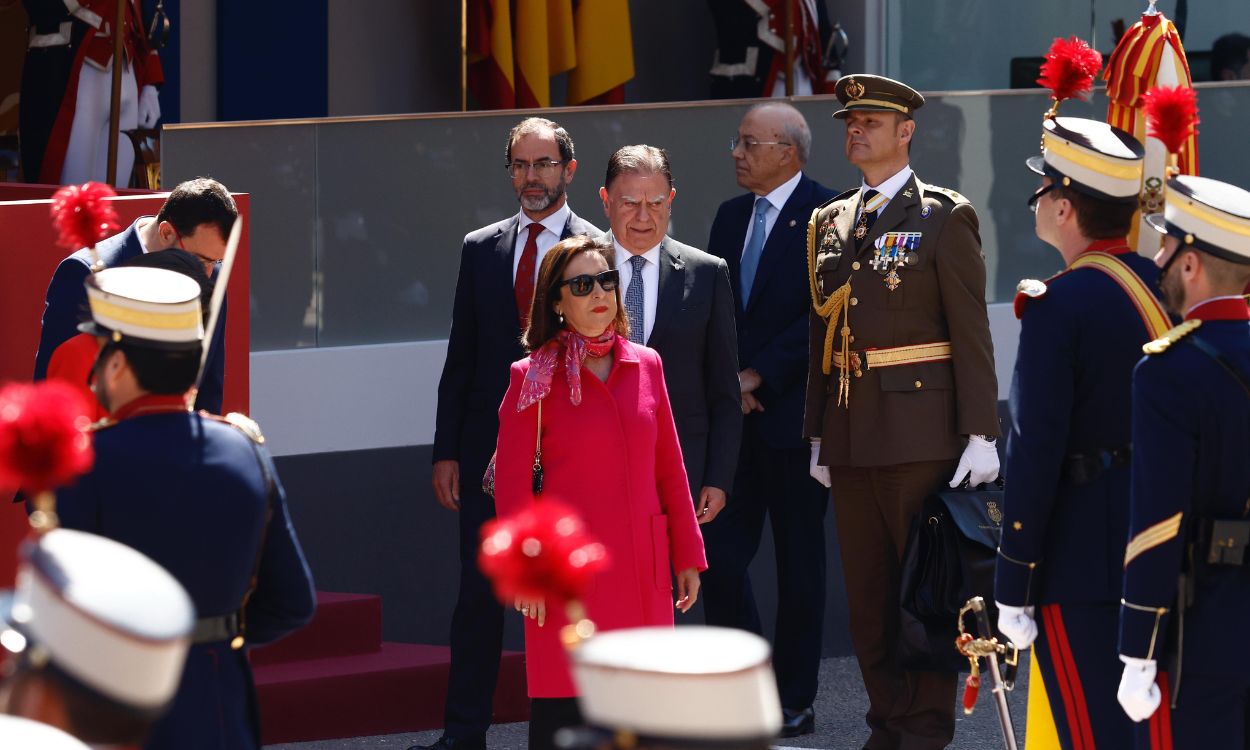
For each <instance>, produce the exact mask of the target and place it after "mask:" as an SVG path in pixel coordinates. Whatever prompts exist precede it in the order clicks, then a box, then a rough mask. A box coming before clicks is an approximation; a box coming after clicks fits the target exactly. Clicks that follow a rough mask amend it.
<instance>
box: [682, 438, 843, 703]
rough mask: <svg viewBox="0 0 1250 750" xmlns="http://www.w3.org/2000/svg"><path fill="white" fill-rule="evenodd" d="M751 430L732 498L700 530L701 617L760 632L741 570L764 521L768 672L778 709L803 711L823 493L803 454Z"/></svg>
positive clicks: (812, 689)
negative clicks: (771, 569) (772, 577)
mask: <svg viewBox="0 0 1250 750" xmlns="http://www.w3.org/2000/svg"><path fill="white" fill-rule="evenodd" d="M752 422H753V420H751V419H750V418H748V419H747V420H746V424H745V425H744V428H743V434H742V450H741V452H740V453H739V457H738V470H737V474H736V476H735V478H734V493H733V495H732V496H731V497H730V498H729V502H728V503H727V504H726V506H725V510H723V511H721V514H720V515H719V516H717V517H716V519H715V520H713V521H712V522H711V523H708V524H705V525H703V526H702V527H701V528H702V530H703V543H704V546H705V548H706V549H707V559H708V569H707V572H706V573H704V574H703V576H702V599H703V611H704V613H705V617H706V619H707V623H708V624H709V625H720V626H723V627H731V628H740V629H742V630H749V631H751V632H753V633H762V632H763V629H762V627H761V624H760V615H759V611H758V609H757V607H756V604H755V595H754V593H753V592H752V590H751V581H750V578H749V577H748V575H747V567H748V566H749V565H750V564H751V560H752V559H754V558H755V553H756V551H757V550H758V549H759V545H760V535H761V534H762V533H763V530H764V515H765V513H767V515H768V518H769V523H770V525H771V526H772V529H773V547H774V550H775V552H776V557H777V621H776V628H775V630H774V633H775V638H774V641H775V646H774V647H773V668H774V670H775V671H776V674H777V688H778V691H779V692H780V694H781V705H783V706H785V707H786V708H792V709H802V708H806V707H808V706H810V705H812V702H813V701H815V700H816V688H817V683H818V679H819V673H820V649H821V637H822V635H823V631H824V615H825V527H824V517H825V509H826V508H827V507H828V506H829V491H828V490H826V489H825V488H824V487H823V486H821V485H820V483H818V482H817V481H816V480H814V479H812V478H811V477H810V476H809V475H808V458H809V456H810V452H809V449H808V448H806V447H799V448H795V449H788V450H778V449H775V448H773V447H772V446H770V445H769V444H768V443H767V442H766V441H764V440H763V438H762V437H761V436H760V434H759V430H758V429H756V428H755V426H754V425H753V424H752Z"/></svg>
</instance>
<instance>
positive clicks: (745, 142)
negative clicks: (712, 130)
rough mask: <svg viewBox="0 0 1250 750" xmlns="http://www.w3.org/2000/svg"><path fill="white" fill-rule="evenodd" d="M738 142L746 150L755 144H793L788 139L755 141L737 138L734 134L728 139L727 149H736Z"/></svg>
mask: <svg viewBox="0 0 1250 750" xmlns="http://www.w3.org/2000/svg"><path fill="white" fill-rule="evenodd" d="M739 143H741V144H742V147H743V148H744V149H746V150H747V151H750V150H751V149H753V148H755V147H756V146H793V145H794V144H792V143H790V142H789V141H757V140H755V139H754V138H739V137H738V136H736V135H735V136H734V137H733V138H730V139H729V150H730V151H736V150H737V149H738V144H739Z"/></svg>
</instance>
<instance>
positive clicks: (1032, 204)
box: [1029, 182, 1059, 213]
mask: <svg viewBox="0 0 1250 750" xmlns="http://www.w3.org/2000/svg"><path fill="white" fill-rule="evenodd" d="M1057 187H1059V183H1057V182H1052V183H1050V184H1049V185H1047V186H1046V187H1044V188H1041V189H1039V190H1038V191H1037V192H1036V193H1033V195H1030V196H1029V210H1030V211H1032V212H1033V213H1037V204H1038V201H1040V200H1041V199H1042V196H1043V195H1046V194H1047V193H1049V192H1050V191H1052V190H1054V189H1055V188H1057Z"/></svg>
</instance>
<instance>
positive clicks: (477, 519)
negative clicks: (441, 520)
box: [443, 425, 503, 738]
mask: <svg viewBox="0 0 1250 750" xmlns="http://www.w3.org/2000/svg"><path fill="white" fill-rule="evenodd" d="M472 427H473V426H471V425H467V426H466V431H468V430H470V429H472ZM483 432H489V428H487V430H485V431H483ZM496 432H497V430H496ZM489 434H490V435H492V436H493V435H494V434H495V432H489ZM494 447H495V446H494V442H493V440H492V441H491V443H490V445H489V449H488V450H487V449H486V446H485V445H481V446H474V448H475V450H471V451H465V452H464V454H462V459H461V461H460V592H459V594H458V596H457V598H456V609H455V612H454V613H453V614H452V616H451V668H450V673H449V675H448V679H447V707H446V710H445V713H444V717H443V726H444V730H443V731H444V733H445V734H446V735H447V736H448V737H456V738H470V737H480V736H482V735H484V734H486V730H487V728H488V727H490V724H491V716H492V714H493V711H494V699H495V684H496V682H497V681H498V679H499V657H500V653H501V652H502V650H503V607H502V606H501V605H500V604H499V601H498V600H497V599H496V598H495V593H494V591H492V590H491V586H490V582H489V581H487V580H486V577H485V576H483V575H482V572H481V571H480V570H479V569H478V567H477V549H478V543H479V541H480V537H479V531H480V529H481V528H482V524H484V523H486V522H487V521H489V520H491V519H492V518H494V517H495V501H494V499H492V498H490V497H488V496H487V495H486V494H485V493H483V492H482V472H483V471H485V469H486V463H487V461H488V460H489V459H490V454H491V452H492V451H493V450H494Z"/></svg>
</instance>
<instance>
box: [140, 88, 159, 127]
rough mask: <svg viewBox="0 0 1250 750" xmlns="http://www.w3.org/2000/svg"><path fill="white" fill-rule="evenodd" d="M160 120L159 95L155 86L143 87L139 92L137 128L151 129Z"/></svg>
mask: <svg viewBox="0 0 1250 750" xmlns="http://www.w3.org/2000/svg"><path fill="white" fill-rule="evenodd" d="M159 119H161V100H160V93H159V92H157V90H156V87H155V86H144V87H143V90H141V91H140V92H139V127H141V128H151V127H155V126H156V121H157V120H159Z"/></svg>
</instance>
